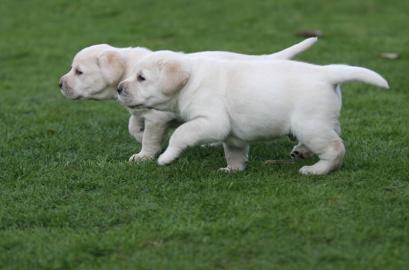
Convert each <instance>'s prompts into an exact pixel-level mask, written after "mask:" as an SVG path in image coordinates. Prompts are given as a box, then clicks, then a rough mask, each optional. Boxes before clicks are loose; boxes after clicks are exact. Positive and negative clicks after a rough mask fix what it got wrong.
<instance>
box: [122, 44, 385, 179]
mask: <svg viewBox="0 0 409 270" xmlns="http://www.w3.org/2000/svg"><path fill="white" fill-rule="evenodd" d="M160 63H172V72H170V73H168V74H167V75H166V74H163V73H166V72H169V70H168V69H167V68H166V66H165V67H164V66H163V65H161V64H160ZM176 63H178V64H176ZM136 72H137V73H138V74H142V75H143V76H144V77H145V78H146V80H144V81H142V82H141V81H137V80H135V79H134V76H133V75H131V77H130V79H127V80H126V81H125V82H122V83H121V84H124V92H125V93H126V94H125V95H126V96H125V97H123V96H122V95H120V96H119V100H120V101H121V102H122V103H123V104H124V105H125V106H132V105H133V104H137V105H138V106H142V107H149V108H155V109H158V110H163V111H169V112H172V113H175V114H176V115H177V117H179V118H180V119H181V120H183V121H184V122H185V123H184V124H182V125H181V126H179V127H178V128H177V129H176V130H175V132H174V133H173V134H172V136H171V138H170V140H169V146H168V148H167V149H166V151H165V152H164V153H163V154H162V155H161V156H160V157H159V159H158V163H159V164H160V165H165V164H169V163H171V162H173V161H174V160H175V159H176V158H177V157H178V156H179V155H180V154H181V153H182V152H183V151H184V150H185V149H186V148H187V147H189V146H193V145H197V144H203V143H211V142H219V141H222V142H223V143H224V151H225V157H226V161H227V167H226V168H224V170H228V171H235V170H243V169H244V168H245V165H246V161H247V158H248V151H249V143H250V142H252V141H255V140H269V139H273V138H276V137H279V136H283V135H288V134H293V135H295V136H296V138H297V139H298V140H299V141H300V144H301V145H304V146H306V147H307V148H308V149H309V150H310V151H312V152H313V153H314V154H316V155H318V157H319V159H320V160H319V161H318V162H317V163H315V164H314V165H312V166H304V167H302V168H301V169H300V172H301V173H302V174H314V175H322V174H327V173H329V172H330V171H333V170H335V169H337V168H339V167H340V166H341V164H342V160H343V157H344V153H345V147H344V144H343V142H342V139H341V138H340V137H339V121H338V117H339V114H340V110H341V101H340V99H339V96H338V94H337V84H340V83H343V82H347V81H361V82H366V83H369V84H372V85H375V86H379V87H383V88H388V87H389V86H388V83H387V82H386V80H385V79H384V78H382V77H381V76H380V75H379V74H377V73H375V72H373V71H371V70H369V69H366V68H361V67H352V66H347V65H327V66H318V65H312V64H307V63H302V62H296V61H262V60H260V61H229V60H219V59H211V58H207V59H205V58H200V59H199V58H193V57H186V56H184V55H182V54H179V53H174V52H169V51H163V52H156V53H152V54H150V55H149V56H147V57H145V58H144V59H143V60H142V61H141V62H140V63H139V65H138V69H137V71H136ZM186 72H188V73H189V76H188V77H189V79H188V81H187V82H186V83H184V84H183V87H179V86H180V85H181V83H182V81H181V79H180V78H181V76H180V74H177V73H186ZM168 76H169V77H170V76H171V77H174V80H175V82H173V83H172V85H177V87H176V88H174V89H173V91H172V93H173V95H168V94H167V93H164V88H163V85H164V81H163V80H164V79H166V80H169V78H168ZM183 77H185V75H184V76H183ZM183 81H184V80H183ZM166 91H167V92H168V90H166Z"/></svg>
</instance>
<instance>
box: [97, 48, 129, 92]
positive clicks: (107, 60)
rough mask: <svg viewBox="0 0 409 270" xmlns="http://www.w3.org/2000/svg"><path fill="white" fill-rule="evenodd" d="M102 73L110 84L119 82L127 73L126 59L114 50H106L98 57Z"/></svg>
mask: <svg viewBox="0 0 409 270" xmlns="http://www.w3.org/2000/svg"><path fill="white" fill-rule="evenodd" d="M97 64H98V66H99V68H100V69H101V72H102V75H103V76H104V78H105V80H107V82H108V83H109V84H112V85H114V84H118V83H119V81H120V80H121V77H122V75H123V74H124V73H125V59H124V58H123V57H122V56H121V55H120V54H119V53H118V52H117V51H114V50H108V51H104V52H103V53H102V54H101V55H100V56H99V57H98V59H97Z"/></svg>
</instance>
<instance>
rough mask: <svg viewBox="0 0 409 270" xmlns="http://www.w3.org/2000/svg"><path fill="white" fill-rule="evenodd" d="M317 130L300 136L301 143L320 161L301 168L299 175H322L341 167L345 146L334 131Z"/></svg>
mask: <svg viewBox="0 0 409 270" xmlns="http://www.w3.org/2000/svg"><path fill="white" fill-rule="evenodd" d="M314 130H315V129H314ZM317 130H318V131H313V130H308V131H307V132H305V133H302V136H300V141H301V143H303V144H305V145H306V146H307V147H308V148H309V149H311V151H312V152H313V153H314V154H316V155H318V157H319V159H320V160H319V161H318V162H317V163H315V164H314V165H311V166H304V167H302V168H301V169H300V173H301V174H306V175H309V174H311V175H324V174H327V173H329V172H331V171H333V170H336V169H338V168H339V167H340V166H341V165H342V160H343V158H344V155H345V146H344V144H343V142H342V139H341V138H340V137H339V135H338V134H337V133H336V132H335V131H334V129H330V130H327V131H325V129H317Z"/></svg>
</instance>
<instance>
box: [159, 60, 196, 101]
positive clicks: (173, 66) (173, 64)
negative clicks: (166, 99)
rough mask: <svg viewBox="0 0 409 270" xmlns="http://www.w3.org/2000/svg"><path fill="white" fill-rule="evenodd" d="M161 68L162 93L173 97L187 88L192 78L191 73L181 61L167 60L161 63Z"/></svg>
mask: <svg viewBox="0 0 409 270" xmlns="http://www.w3.org/2000/svg"><path fill="white" fill-rule="evenodd" d="M159 66H160V68H161V88H162V92H163V93H164V94H165V95H167V96H171V95H174V94H176V93H177V92H178V91H179V90H180V89H182V88H183V86H185V84H186V83H187V81H188V80H189V78H190V73H189V71H188V70H187V69H186V67H185V66H184V64H183V63H182V62H181V61H177V60H174V59H171V60H170V59H167V60H164V61H160V62H159Z"/></svg>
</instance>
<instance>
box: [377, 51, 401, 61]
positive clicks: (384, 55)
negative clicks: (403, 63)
mask: <svg viewBox="0 0 409 270" xmlns="http://www.w3.org/2000/svg"><path fill="white" fill-rule="evenodd" d="M379 57H380V58H383V59H388V60H396V59H399V57H400V55H399V53H396V52H383V53H380V54H379Z"/></svg>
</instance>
